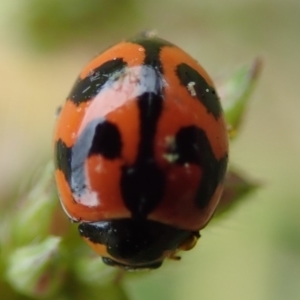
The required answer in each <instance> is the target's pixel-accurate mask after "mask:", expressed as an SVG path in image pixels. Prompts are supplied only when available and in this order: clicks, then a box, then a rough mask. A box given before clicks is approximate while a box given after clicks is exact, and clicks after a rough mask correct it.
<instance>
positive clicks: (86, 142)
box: [55, 118, 122, 197]
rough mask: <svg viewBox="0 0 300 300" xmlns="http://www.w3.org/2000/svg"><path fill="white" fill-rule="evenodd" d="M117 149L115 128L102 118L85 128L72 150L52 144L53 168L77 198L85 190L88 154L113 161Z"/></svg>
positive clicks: (119, 136)
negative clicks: (57, 170)
mask: <svg viewBox="0 0 300 300" xmlns="http://www.w3.org/2000/svg"><path fill="white" fill-rule="evenodd" d="M121 149H122V141H121V135H120V132H119V130H118V128H117V126H116V125H114V124H112V123H110V122H108V121H106V120H105V119H103V118H99V119H95V120H93V121H91V122H90V123H88V124H87V125H86V127H85V129H84V130H83V132H82V133H81V134H80V136H79V137H78V138H77V140H76V143H75V144H74V145H73V147H67V146H66V144H65V143H64V142H63V141H62V140H58V141H57V142H56V146H55V162H56V167H57V168H58V169H59V170H61V171H62V172H63V173H64V175H65V178H66V180H67V182H68V183H69V185H70V188H71V190H72V192H73V194H74V195H77V197H81V195H82V194H83V193H84V192H85V190H86V173H85V163H86V159H87V158H88V157H89V156H92V155H102V156H104V157H105V158H106V159H115V158H117V157H119V156H120V155H121Z"/></svg>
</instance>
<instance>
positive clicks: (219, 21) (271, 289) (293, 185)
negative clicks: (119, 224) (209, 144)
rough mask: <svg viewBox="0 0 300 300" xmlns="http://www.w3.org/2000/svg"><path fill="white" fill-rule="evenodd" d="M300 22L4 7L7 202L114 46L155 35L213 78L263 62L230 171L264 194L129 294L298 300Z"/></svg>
mask: <svg viewBox="0 0 300 300" xmlns="http://www.w3.org/2000/svg"><path fill="white" fill-rule="evenodd" d="M299 16H300V1H299V0H286V1H280V0H269V1H267V0H252V1H250V0H228V1H226V2H220V1H216V0H202V1H199V0H187V1H179V0H160V1H158V0H152V1H137V0H123V1H117V0H106V1H105V0H102V1H96V0H88V1H81V0H65V1H58V0H43V1H40V0H27V1H20V0H19V1H18V0H15V1H9V0H2V1H1V3H0V38H1V46H0V67H1V69H0V70H1V71H0V74H1V81H0V87H1V88H0V140H1V147H0V168H1V180H0V197H1V199H3V201H5V199H9V196H10V195H12V194H14V193H15V190H16V187H17V186H20V184H22V182H23V181H24V180H26V179H27V178H28V175H30V174H31V173H32V172H33V171H34V169H35V168H36V167H37V166H39V165H41V164H42V163H44V162H45V161H47V160H48V159H49V157H50V156H51V137H52V131H53V126H54V122H55V110H56V108H57V107H58V106H59V105H60V104H61V103H62V102H63V101H64V99H65V97H66V95H67V94H68V92H69V90H70V88H71V86H72V84H73V82H74V80H75V78H76V77H77V75H78V73H79V71H80V69H81V68H82V67H83V66H84V64H85V63H86V62H88V61H89V60H90V59H91V58H92V57H93V56H94V55H95V54H97V53H98V52H100V51H101V50H103V49H105V48H107V47H108V46H109V45H111V44H113V43H115V42H118V41H120V40H121V39H123V38H127V37H130V36H133V35H134V34H136V33H138V32H140V31H142V30H145V29H156V30H157V31H158V33H159V35H160V36H161V37H163V38H165V39H167V40H170V41H171V42H173V43H175V44H177V45H178V46H180V47H182V48H184V49H185V50H186V51H187V52H189V53H190V54H191V55H192V56H194V57H195V58H196V59H197V60H198V61H199V62H200V63H201V64H202V65H203V66H204V67H205V68H206V69H207V70H208V71H209V73H210V74H211V75H212V76H213V77H215V78H217V76H218V75H220V74H221V75H222V74H226V73H227V72H229V71H231V70H232V69H233V68H235V67H236V66H238V65H240V64H243V63H249V62H251V61H252V60H253V58H255V57H256V56H258V55H259V56H262V57H263V59H264V64H265V66H264V70H263V74H262V78H261V80H260V83H259V85H258V88H257V90H256V92H255V95H254V97H253V99H252V101H250V105H249V109H248V112H247V116H246V118H245V121H244V125H243V128H242V132H241V134H240V136H239V138H238V139H237V140H236V141H235V142H234V144H233V145H232V148H231V160H232V161H233V163H234V164H235V165H237V166H240V167H241V168H242V169H243V170H245V171H246V172H247V173H248V174H250V175H251V176H252V177H253V178H255V179H258V180H260V181H261V182H262V184H263V187H262V188H261V189H259V190H258V191H257V192H256V193H255V194H254V195H252V196H251V197H249V198H248V199H247V201H245V203H244V204H243V205H240V206H239V207H238V209H236V210H235V211H234V212H232V213H230V214H229V216H228V217H227V218H226V219H225V220H222V221H220V222H218V223H216V224H211V225H210V226H208V228H207V229H205V230H204V231H203V234H202V239H201V240H200V242H199V244H198V246H197V247H196V248H195V249H194V250H193V251H190V252H188V253H186V254H184V255H183V259H182V261H181V262H179V263H176V262H170V263H167V264H165V265H164V266H163V267H162V268H161V269H159V270H157V271H153V272H151V273H149V274H146V275H141V276H135V277H134V278H131V277H128V278H125V282H124V284H125V287H126V290H127V291H128V294H129V296H130V299H133V300H139V299H145V300H148V299H149V300H150V299H151V300H152V299H156V300H166V299H172V300H181V299H189V300H196V299H205V300H210V299H231V300H232V299H243V300H248V299H249V300H250V299H251V300H253V299H257V300H260V299H262V300H267V299H270V300H271V299H272V300H276V299H278V300H282V299H300V201H299V200H300V189H299V179H300V157H299V153H300V136H299V131H300V118H299V112H300V96H299V94H300V93H299V92H300V89H299V78H300V52H299V48H300V35H299V29H300V17H299ZM1 207H5V205H4V204H3V203H2V205H1ZM0 293H1V291H0ZM99 299H100V298H99Z"/></svg>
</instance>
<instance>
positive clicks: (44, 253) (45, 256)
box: [6, 236, 65, 297]
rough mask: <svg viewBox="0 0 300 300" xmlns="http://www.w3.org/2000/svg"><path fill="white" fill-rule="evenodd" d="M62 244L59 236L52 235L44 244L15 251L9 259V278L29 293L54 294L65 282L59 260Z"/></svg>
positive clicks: (13, 284) (39, 295)
mask: <svg viewBox="0 0 300 300" xmlns="http://www.w3.org/2000/svg"><path fill="white" fill-rule="evenodd" d="M59 244H60V238H58V237H53V236H50V237H48V238H47V239H45V240H44V241H43V242H41V243H35V244H32V245H28V246H24V247H21V248H17V249H16V250H14V251H13V252H12V253H11V254H10V255H9V256H8V258H7V270H6V279H7V281H8V282H9V283H10V284H11V286H12V287H13V288H14V289H15V290H17V291H18V292H20V293H21V294H24V295H27V296H32V297H45V296H47V297H48V296H51V295H54V294H55V293H56V292H57V290H58V289H59V288H60V287H61V285H62V283H63V277H64V271H65V268H64V267H63V264H61V261H60V260H59V259H58V258H59Z"/></svg>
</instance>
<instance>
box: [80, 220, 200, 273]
mask: <svg viewBox="0 0 300 300" xmlns="http://www.w3.org/2000/svg"><path fill="white" fill-rule="evenodd" d="M78 229H79V232H80V234H81V236H83V237H85V238H87V239H89V240H90V241H91V242H92V243H95V244H101V245H105V246H106V248H107V252H108V254H109V255H110V256H111V257H112V258H114V259H116V260H121V261H122V262H124V263H118V262H116V261H114V260H113V259H109V258H104V259H103V261H104V262H105V263H107V264H109V265H119V266H121V267H124V268H127V269H140V268H143V269H145V268H158V267H159V266H160V265H161V264H162V261H163V259H164V252H165V251H167V250H170V251H175V250H176V249H178V247H179V246H180V245H181V244H182V243H183V242H184V241H185V240H187V239H189V238H191V236H197V237H199V233H198V232H191V231H187V230H182V229H177V228H174V227H172V226H169V225H165V224H162V223H159V222H155V221H151V220H142V221H136V220H134V219H118V220H112V221H102V222H93V223H81V224H80V225H79V227H78Z"/></svg>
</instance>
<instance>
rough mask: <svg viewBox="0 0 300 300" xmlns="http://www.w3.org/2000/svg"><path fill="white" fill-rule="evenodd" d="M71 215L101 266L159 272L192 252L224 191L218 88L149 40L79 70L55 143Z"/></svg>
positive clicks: (180, 55)
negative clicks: (168, 260)
mask: <svg viewBox="0 0 300 300" xmlns="http://www.w3.org/2000/svg"><path fill="white" fill-rule="evenodd" d="M54 144H55V145H54V148H55V165H56V170H55V178H56V183H57V187H58V193H59V197H60V200H61V204H62V206H63V209H64V211H65V212H66V214H67V215H68V217H69V218H70V219H71V220H72V221H74V222H78V223H79V227H78V229H79V233H80V235H81V236H82V237H83V239H84V240H85V241H86V242H87V243H88V244H89V245H90V246H91V247H92V248H93V249H94V250H95V251H96V252H97V253H98V254H100V255H101V256H102V259H103V261H104V263H106V264H108V265H111V266H119V267H122V268H125V269H129V270H134V269H155V268H158V267H160V266H161V264H162V262H163V261H164V259H166V258H173V259H176V258H178V256H177V252H178V251H180V250H189V249H191V248H193V247H194V246H195V244H196V242H197V239H198V238H199V237H200V234H199V230H201V229H202V228H204V227H205V225H206V224H207V223H208V222H209V220H210V219H211V217H212V215H213V213H214V211H215V209H216V206H217V204H218V201H219V199H220V196H221V194H222V189H223V181H224V176H225V173H226V168H227V161H228V136H227V130H226V124H225V120H224V116H223V111H222V108H221V105H220V101H219V98H218V96H217V93H216V90H215V88H214V84H213V82H212V80H211V78H210V77H209V75H208V74H207V73H206V71H205V70H204V69H203V68H202V67H201V66H200V65H199V64H198V63H197V62H196V60H194V59H193V58H192V57H191V56H189V55H188V54H187V53H186V52H184V51H183V50H181V49H180V48H178V47H176V46H175V45H173V44H171V43H169V42H167V41H165V40H163V39H160V38H158V37H155V36H151V35H148V36H147V35H144V36H138V37H136V38H133V39H129V40H126V41H123V42H121V43H118V44H116V45H115V46H113V47H111V48H109V49H108V50H106V51H104V52H103V53H101V54H100V55H99V56H97V57H95V58H94V59H93V60H92V61H91V62H90V63H88V64H87V66H86V67H85V68H84V69H83V70H82V71H81V73H80V75H79V77H78V79H77V81H76V82H75V85H74V87H73V89H72V90H71V92H70V94H69V96H68V97H67V100H66V102H65V104H64V106H63V107H62V109H61V111H60V114H59V116H58V121H57V125H56V129H55V134H54Z"/></svg>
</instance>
